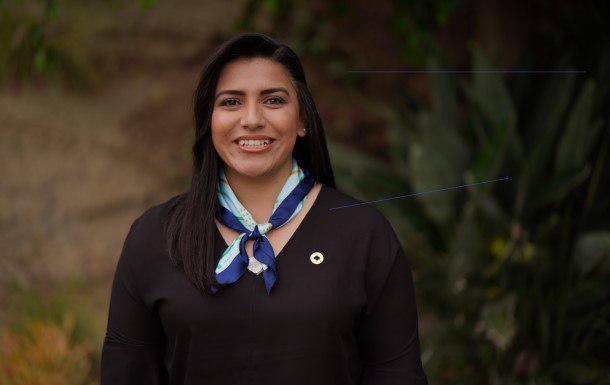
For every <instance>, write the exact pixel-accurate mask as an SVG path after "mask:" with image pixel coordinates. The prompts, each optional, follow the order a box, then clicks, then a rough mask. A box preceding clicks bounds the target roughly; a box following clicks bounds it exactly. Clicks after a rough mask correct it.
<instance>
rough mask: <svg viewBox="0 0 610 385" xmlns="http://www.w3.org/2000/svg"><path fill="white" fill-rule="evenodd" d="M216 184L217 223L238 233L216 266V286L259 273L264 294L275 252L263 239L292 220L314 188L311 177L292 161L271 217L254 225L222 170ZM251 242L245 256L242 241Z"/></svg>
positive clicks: (274, 274) (270, 283)
mask: <svg viewBox="0 0 610 385" xmlns="http://www.w3.org/2000/svg"><path fill="white" fill-rule="evenodd" d="M219 178H220V179H219V182H218V189H217V192H218V194H217V195H218V203H219V205H220V207H219V213H218V215H219V220H220V222H222V224H224V225H225V226H227V227H229V228H231V229H233V230H236V231H238V232H240V233H241V235H240V236H239V237H237V239H236V240H235V241H233V243H231V245H229V247H228V248H227V249H226V250H225V252H224V253H223V254H222V257H221V258H220V261H219V262H218V265H217V266H216V280H217V281H218V283H220V284H229V283H233V282H236V281H237V280H238V279H239V278H241V276H242V275H243V274H244V273H245V272H246V269H249V270H251V271H252V272H254V273H257V274H258V273H260V271H261V270H262V272H263V279H264V281H265V288H266V289H267V294H270V293H271V288H272V287H273V284H274V283H275V281H276V279H277V271H276V267H275V253H274V252H273V248H272V247H271V243H270V242H269V240H268V239H267V237H266V236H265V234H267V233H268V232H269V231H270V230H271V229H275V228H278V227H281V226H283V225H284V224H285V223H286V222H288V221H289V220H291V219H292V218H294V216H295V215H297V213H298V212H299V211H301V208H303V203H304V202H305V196H306V195H307V194H308V193H309V191H310V190H311V188H312V187H313V185H314V179H313V177H312V176H311V175H310V174H309V172H307V170H302V169H301V168H300V167H299V165H298V164H297V162H296V160H294V159H292V172H291V173H290V176H289V177H288V180H286V183H285V184H284V187H282V190H281V191H280V194H279V195H278V197H277V198H276V200H275V204H274V205H273V212H272V213H271V218H269V221H267V223H263V224H257V223H256V222H255V221H254V219H253V218H252V215H250V213H249V212H248V210H246V208H245V207H243V206H242V204H241V203H240V202H239V200H237V197H236V196H235V194H234V193H233V190H231V187H230V186H229V183H228V182H227V178H226V176H225V173H224V169H221V170H220V176H219ZM248 239H254V248H253V251H254V258H249V257H248V254H247V253H246V248H245V245H246V241H247V240H248Z"/></svg>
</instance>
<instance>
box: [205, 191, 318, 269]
mask: <svg viewBox="0 0 610 385" xmlns="http://www.w3.org/2000/svg"><path fill="white" fill-rule="evenodd" d="M326 189H327V187H326V186H325V185H322V186H321V187H320V191H319V192H318V194H317V196H316V198H315V200H314V201H313V203H312V204H311V207H310V208H309V210H308V211H307V213H305V216H304V217H303V219H302V220H301V223H299V225H298V226H297V228H296V229H295V230H294V232H293V233H292V235H291V236H290V237H289V238H288V241H287V242H286V244H284V247H282V249H281V250H280V252H279V253H276V254H275V258H276V259H277V258H279V257H280V255H282V254H283V253H284V251H285V250H286V248H288V247H289V246H290V245H291V244H292V243H294V241H293V240H294V238H295V237H296V236H297V235H298V234H299V233H300V232H301V230H302V228H303V227H304V226H305V225H307V224H308V222H309V221H310V219H309V218H310V217H311V216H312V215H311V214H312V212H313V211H315V210H318V208H319V206H320V198H321V196H322V194H326ZM216 239H220V240H222V244H221V245H222V246H223V250H226V249H227V248H228V247H229V244H227V241H226V240H225V239H224V237H223V236H222V233H221V232H220V230H219V229H218V226H216ZM248 271H250V270H248ZM250 272H251V273H252V274H256V275H258V274H257V273H254V272H252V271H250Z"/></svg>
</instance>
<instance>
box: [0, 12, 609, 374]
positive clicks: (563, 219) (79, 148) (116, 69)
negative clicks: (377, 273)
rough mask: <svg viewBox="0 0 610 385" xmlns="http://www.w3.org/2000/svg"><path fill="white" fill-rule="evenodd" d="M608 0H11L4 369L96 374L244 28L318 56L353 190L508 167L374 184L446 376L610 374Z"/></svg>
mask: <svg viewBox="0 0 610 385" xmlns="http://www.w3.org/2000/svg"><path fill="white" fill-rule="evenodd" d="M609 4H610V2H607V1H602V0H600V1H593V0H582V1H572V0H556V1H550V0H531V1H528V0H516V1H510V2H509V1H501V0H381V1H378V2H375V3H374V4H373V3H372V2H370V1H364V0H355V1H334V2H328V1H323V0H314V1H304V0H287V1H281V0H224V1H221V0H209V1H205V2H204V1H195V0H173V1H168V0H103V1H102V0H87V1H77V0H0V165H1V166H0V170H1V172H2V174H1V177H2V180H1V182H0V186H1V188H0V245H2V246H0V308H1V309H2V310H1V311H0V384H3V385H37V384H45V385H60V384H69V385H80V384H83V385H85V384H95V383H97V378H98V375H99V360H100V351H101V345H102V341H103V337H104V333H105V326H106V317H107V314H106V312H107V308H108V302H109V294H110V285H111V282H112V276H113V272H114V268H115V265H116V262H117V260H118V256H119V253H120V249H121V246H122V242H123V240H124V237H125V235H126V234H127V231H128V229H129V226H130V224H131V222H132V221H133V220H134V219H135V218H136V217H137V216H138V215H139V214H140V213H141V212H142V211H143V210H145V209H146V208H148V207H150V206H151V205H153V204H156V203H159V202H163V201H165V200H166V199H167V198H169V197H170V196H172V195H175V194H178V193H180V192H182V191H184V190H185V189H186V188H187V186H188V180H189V173H190V145H191V139H192V133H191V131H192V124H191V112H192V106H191V102H192V96H193V92H194V88H195V86H196V83H197V80H198V76H199V73H200V71H201V69H202V66H203V63H204V62H205V60H206V58H207V57H208V55H209V54H210V53H211V52H212V51H213V50H214V49H215V48H216V47H217V46H218V45H219V44H220V43H221V42H222V41H224V40H226V39H227V38H229V37H231V36H233V35H234V34H236V33H238V32H241V31H258V32H263V33H267V34H270V35H271V36H274V37H276V38H278V39H280V40H282V41H284V42H286V43H287V44H288V45H290V46H291V47H292V48H293V49H295V51H297V53H298V54H299V55H300V57H301V58H302V60H303V62H304V65H305V68H306V72H307V75H308V81H309V83H310V88H311V90H312V93H313V94H314V97H315V99H316V102H317V105H318V108H319V111H320V113H321V115H322V119H323V121H324V122H325V126H326V130H327V135H328V137H329V139H330V146H331V155H332V160H333V166H334V168H335V173H336V174H337V179H338V185H339V189H341V190H343V191H345V192H347V193H349V194H351V195H354V196H355V197H357V198H359V199H364V200H374V199H381V198H386V197H391V196H399V195H406V194H413V193H417V192H422V191H428V190H435V189H440V188H444V187H448V186H456V185H463V184H468V183H475V182H481V181H488V180H495V179H503V178H506V177H508V178H509V179H508V180H506V179H504V180H501V181H498V182H495V183H489V184H482V185H476V186H471V187H467V188H463V189H459V190H451V191H444V192H438V193H434V194H429V195H419V196H415V197H410V198H405V199H397V200H391V201H387V202H384V203H378V204H375V206H376V207H378V208H379V209H380V210H382V211H383V212H384V213H385V214H386V215H387V216H388V218H389V219H390V220H391V222H392V224H393V226H394V228H395V230H396V232H397V233H398V235H399V237H400V238H401V241H402V242H403V245H404V248H405V251H406V253H407V255H408V257H409V260H410V263H411V265H412V268H413V274H414V278H415V285H416V292H417V296H418V306H419V309H418V311H419V315H420V328H421V331H420V332H421V340H422V359H423V362H424V365H425V368H426V371H427V374H428V376H429V380H430V383H431V384H473V385H475V384H543V385H546V384H610V219H609V215H610V182H608V181H609V180H610V167H609V160H608V159H609V157H610V155H609V154H608V149H609V146H610V130H609V117H610V23H608V19H609V18H610V6H609ZM367 70H369V71H370V70H373V71H383V70H386V71H392V70H416V71H428V72H423V73H422V72H420V73H408V74H404V73H403V74H396V73H393V74H392V73H356V72H353V71H367Z"/></svg>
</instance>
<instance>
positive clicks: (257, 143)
mask: <svg viewBox="0 0 610 385" xmlns="http://www.w3.org/2000/svg"><path fill="white" fill-rule="evenodd" d="M237 144H239V145H240V146H242V147H253V148H256V147H264V146H267V145H269V144H271V139H264V140H244V139H242V140H238V141H237Z"/></svg>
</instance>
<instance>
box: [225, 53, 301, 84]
mask: <svg viewBox="0 0 610 385" xmlns="http://www.w3.org/2000/svg"><path fill="white" fill-rule="evenodd" d="M277 86H283V87H286V88H288V89H292V78H291V77H290V74H289V73H288V71H287V70H286V68H284V66H283V65H281V64H279V63H277V62H275V61H273V60H270V59H264V58H254V59H238V60H236V61H233V62H231V63H229V64H227V65H226V66H225V67H224V68H223V69H222V71H221V72H220V76H219V78H218V85H217V87H216V89H217V91H222V90H224V89H246V88H251V89H265V88H270V87H277Z"/></svg>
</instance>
